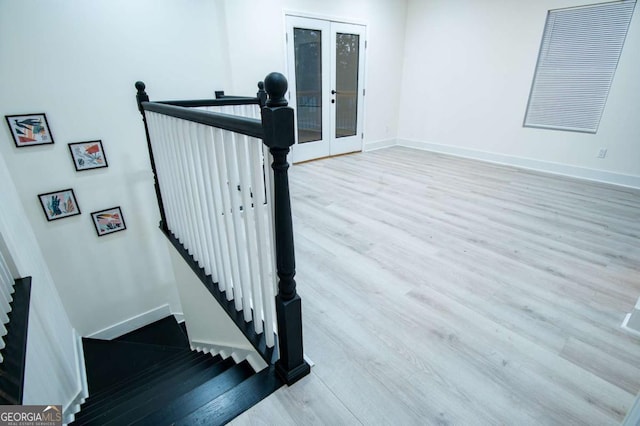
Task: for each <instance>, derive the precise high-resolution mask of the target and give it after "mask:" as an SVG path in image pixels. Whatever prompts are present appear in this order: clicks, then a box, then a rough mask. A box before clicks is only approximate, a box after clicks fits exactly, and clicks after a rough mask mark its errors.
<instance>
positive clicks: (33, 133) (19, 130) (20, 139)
mask: <svg viewBox="0 0 640 426" xmlns="http://www.w3.org/2000/svg"><path fill="white" fill-rule="evenodd" d="M5 118H6V119H7V124H8V125H9V129H11V135H12V136H13V141H14V142H15V144H16V146H17V147H18V148H23V147H25V146H34V145H46V144H50V143H53V136H52V135H51V129H49V123H48V122H47V116H46V115H44V113H42V114H25V115H5Z"/></svg>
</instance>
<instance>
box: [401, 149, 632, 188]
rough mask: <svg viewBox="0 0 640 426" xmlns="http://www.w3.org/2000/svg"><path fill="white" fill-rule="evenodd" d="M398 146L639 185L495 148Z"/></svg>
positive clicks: (626, 177) (628, 178)
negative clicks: (507, 153) (485, 149)
mask: <svg viewBox="0 0 640 426" xmlns="http://www.w3.org/2000/svg"><path fill="white" fill-rule="evenodd" d="M397 144H398V145H399V146H404V147H407V148H415V149H422V150H425V151H432V152H440V153H443V154H449V155H455V156H458V157H465V158H471V159H474V160H482V161H487V162H490V163H497V164H504V165H507V166H515V167H519V168H522V169H528V170H535V171H540V172H546V173H552V174H556V175H561V176H569V177H573V178H579V179H585V180H590V181H595V182H602V183H611V184H614V185H620V186H625V187H629V188H636V189H640V176H634V175H624V174H620V173H613V172H608V171H605V170H596V169H587V168H585V167H577V166H571V165H568V164H562V163H552V162H547V161H542V160H536V159H533V158H524V157H515V156H511V155H506V154H499V153H495V152H487V151H479V150H475V149H469V148H463V147H459V146H453V145H441V144H437V143H432V142H425V141H419V140H415V139H400V138H399V139H398V143H397Z"/></svg>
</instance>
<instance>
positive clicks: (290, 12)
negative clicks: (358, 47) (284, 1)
mask: <svg viewBox="0 0 640 426" xmlns="http://www.w3.org/2000/svg"><path fill="white" fill-rule="evenodd" d="M283 12H284V16H285V20H286V17H287V16H297V17H300V18H312V19H322V20H323V21H332V22H341V23H343V24H356V25H364V26H367V25H368V23H367V21H364V20H362V19H357V18H344V17H339V16H334V15H325V14H322V13H310V12H300V11H298V10H291V9H283Z"/></svg>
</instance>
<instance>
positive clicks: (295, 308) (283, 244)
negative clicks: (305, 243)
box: [258, 73, 310, 385]
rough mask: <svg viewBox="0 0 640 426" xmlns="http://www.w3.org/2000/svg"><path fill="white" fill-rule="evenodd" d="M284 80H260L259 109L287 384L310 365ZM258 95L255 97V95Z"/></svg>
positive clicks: (281, 367)
mask: <svg viewBox="0 0 640 426" xmlns="http://www.w3.org/2000/svg"><path fill="white" fill-rule="evenodd" d="M287 87H288V83H287V79H286V78H285V77H284V76H283V75H282V74H280V73H271V74H269V75H268V76H267V77H266V78H265V79H264V88H265V89H266V92H267V94H268V95H269V99H268V100H267V101H266V106H264V107H263V108H262V126H263V128H264V143H265V145H267V146H268V147H269V151H270V152H271V155H273V164H272V165H271V167H272V168H273V172H274V179H273V187H274V200H273V204H274V210H275V239H276V264H277V268H278V278H279V280H278V295H277V296H276V314H277V316H278V344H279V352H280V359H279V360H278V361H277V362H276V372H277V373H278V375H279V376H280V378H281V379H282V380H284V382H285V383H287V384H288V385H291V384H293V383H294V382H296V381H297V380H299V379H301V378H302V377H304V376H306V375H307V374H309V371H310V367H309V364H307V363H306V361H305V360H304V357H303V348H302V303H301V300H300V296H298V294H297V293H296V281H295V279H294V276H295V274H296V261H295V253H294V248H293V225H292V222H291V200H290V198H289V177H288V172H287V170H288V169H289V163H287V154H288V153H289V147H290V146H291V145H293V143H294V141H295V139H294V126H293V125H294V122H293V108H290V107H288V106H287V101H286V99H285V98H284V94H285V93H286V91H287ZM258 97H259V96H258Z"/></svg>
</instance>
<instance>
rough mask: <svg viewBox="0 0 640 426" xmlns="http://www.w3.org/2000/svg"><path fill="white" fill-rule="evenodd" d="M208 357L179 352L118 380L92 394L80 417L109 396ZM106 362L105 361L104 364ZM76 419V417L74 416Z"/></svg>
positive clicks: (200, 354) (195, 353)
mask: <svg viewBox="0 0 640 426" xmlns="http://www.w3.org/2000/svg"><path fill="white" fill-rule="evenodd" d="M206 356H209V355H207V354H203V353H200V352H193V351H181V352H178V353H176V354H175V355H174V356H172V357H169V358H167V359H166V360H163V361H161V362H159V363H155V364H149V366H148V367H146V368H145V369H143V370H141V371H139V372H137V373H135V374H132V375H130V376H128V377H126V378H124V379H123V380H120V381H119V382H117V383H114V384H113V385H111V386H109V387H107V388H104V389H103V390H101V391H99V392H92V393H91V394H90V395H89V398H87V400H86V402H85V403H84V404H83V405H82V412H80V415H83V414H85V411H86V410H85V409H90V408H91V407H93V406H96V405H98V404H100V403H101V401H103V400H104V399H105V398H107V397H108V396H109V395H117V394H120V393H121V392H124V391H126V390H127V389H129V388H137V387H139V386H142V385H144V383H147V382H149V381H150V380H153V378H154V377H159V376H161V375H164V374H171V369H172V368H173V367H175V366H176V365H181V366H188V365H190V364H193V363H197V362H199V360H200V359H201V358H203V357H206ZM106 362H108V361H107V360H105V363H106ZM76 418H77V416H76Z"/></svg>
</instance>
